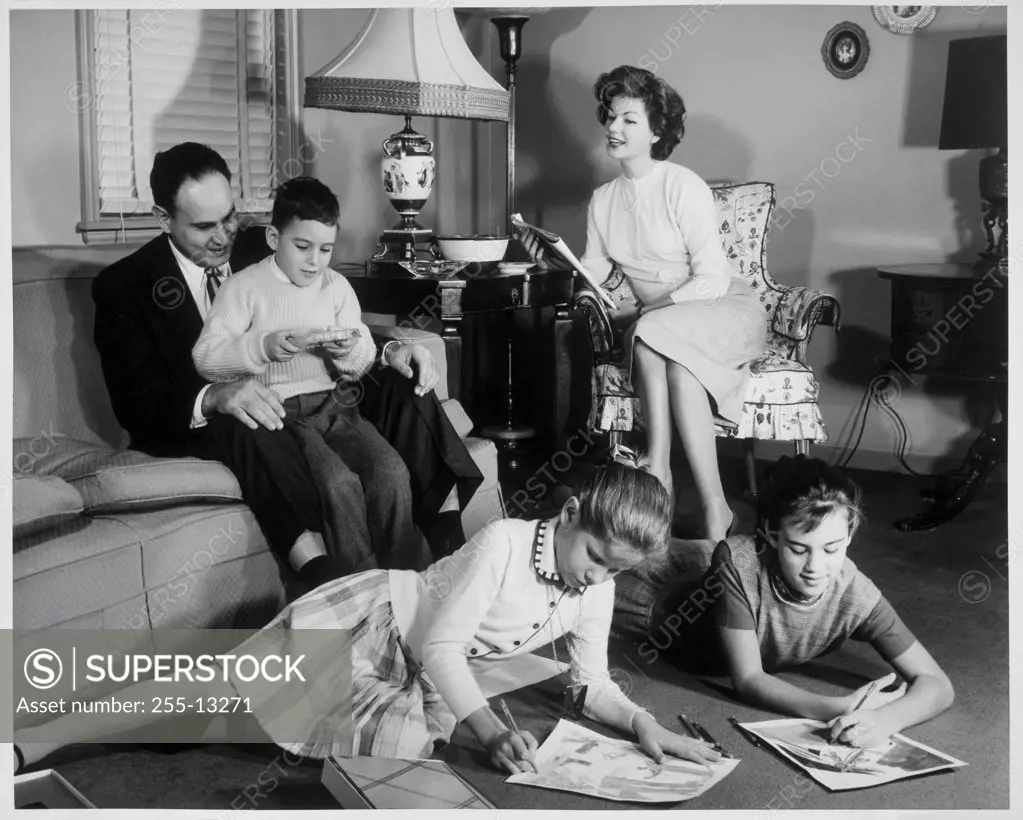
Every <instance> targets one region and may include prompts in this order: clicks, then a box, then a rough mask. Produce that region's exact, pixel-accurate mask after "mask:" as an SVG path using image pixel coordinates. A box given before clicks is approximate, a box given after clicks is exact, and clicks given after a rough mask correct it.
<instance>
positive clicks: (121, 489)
mask: <svg viewBox="0 0 1023 820" xmlns="http://www.w3.org/2000/svg"><path fill="white" fill-rule="evenodd" d="M132 250H134V248H133V247H132V246H130V245H114V246H89V247H33V248H15V249H14V251H13V289H14V302H13V315H14V327H13V339H14V415H13V427H14V448H13V452H14V458H13V465H12V470H11V472H10V473H9V474H8V475H7V476H4V478H10V479H11V480H10V482H7V481H2V483H0V486H9V487H11V489H12V494H13V499H12V500H13V505H12V506H13V512H14V542H13V543H14V596H13V597H14V627H15V628H16V629H39V628H45V627H61V628H76V629H93V628H104V629H106V628H134V629H145V628H149V627H161V628H185V627H188V628H204V627H224V628H226V627H252V626H260V625H261V624H262V623H264V622H265V621H266V620H267V619H268V618H269V617H271V616H272V615H273V614H274V613H276V612H277V611H278V610H279V609H280V607H281V606H282V605H283V604H284V602H285V601H286V600H287V598H288V597H289V595H291V594H292V593H293V592H295V591H296V590H295V589H293V588H289V587H288V583H289V582H288V581H287V579H288V578H290V576H291V573H290V572H288V571H287V570H286V569H283V568H282V567H280V566H279V565H278V562H277V560H276V558H275V557H274V555H273V554H272V553H271V552H270V551H269V549H268V547H267V544H266V540H265V538H264V537H263V534H262V533H261V532H260V530H259V527H258V525H257V524H256V522H255V519H254V517H253V515H252V513H251V511H250V510H249V509H248V507H247V506H245V504H243V503H242V502H241V500H240V493H239V488H238V484H237V482H236V481H235V479H234V476H233V475H232V474H231V473H230V471H228V470H227V469H226V468H225V467H224V466H223V465H220V464H218V463H216V462H204V461H198V460H195V459H154V458H150V457H148V456H145V455H143V454H141V453H139V452H136V451H133V450H130V449H126V447H125V443H126V439H127V436H126V434H125V433H124V432H123V431H122V430H121V428H120V427H119V426H118V424H117V420H116V418H115V417H114V414H113V411H112V410H111V407H110V403H109V399H108V396H107V391H106V386H105V383H104V381H103V375H102V372H101V370H100V365H99V357H98V354H97V353H96V349H95V347H94V345H93V342H92V333H93V321H94V318H93V316H94V314H93V303H92V298H91V286H92V280H93V279H94V278H95V276H96V274H97V273H98V272H99V271H101V270H102V269H103V268H104V267H106V266H107V265H109V264H110V263H112V262H114V261H115V260H117V259H119V258H121V257H122V256H124V255H126V254H127V253H130V252H131V251H132ZM374 332H375V333H381V334H383V335H387V334H388V330H387V329H386V328H379V327H377V328H374ZM393 332H394V329H393V328H392V329H391V333H392V334H393ZM402 333H404V334H405V335H406V336H407V335H409V334H418V335H419V336H420V337H421V340H422V342H423V343H424V344H426V345H428V346H429V347H431V349H432V350H433V351H434V355H435V358H436V361H437V363H438V366H439V367H440V368H441V371H442V378H441V380H440V383H439V384H438V386H437V393H438V396H440V398H441V399H442V400H443V401H444V406H445V409H446V411H447V412H448V415H449V417H450V418H451V419H452V421H453V422H454V424H455V426H456V428H457V429H458V431H459V433H460V434H461V435H462V436H464V437H465V438H464V440H465V442H466V444H467V446H468V448H469V451H470V452H471V453H472V455H473V458H474V459H475V460H476V462H477V464H479V466H480V468H481V470H482V472H483V475H484V482H483V484H482V485H481V487H480V488H479V490H477V492H476V494H475V496H474V497H473V499H472V502H471V503H470V504H469V505H468V506H467V508H466V509H465V510H464V511H463V514H462V521H463V525H464V529H465V532H466V535H467V536H470V535H471V534H473V533H475V532H476V531H477V530H478V529H479V528H480V527H481V526H483V525H484V524H486V523H487V522H488V521H490V520H492V519H494V518H496V517H499V516H500V515H501V514H502V504H501V498H500V490H499V486H498V483H497V454H496V451H495V449H494V446H493V444H492V443H491V442H489V441H486V440H483V439H477V438H472V437H469V436H468V434H469V432H470V429H471V427H472V423H471V421H470V420H469V419H468V417H467V416H466V414H465V412H464V411H463V410H462V408H461V407H460V405H459V404H458V402H456V401H453V400H451V399H450V398H449V397H448V394H447V380H446V379H447V374H446V364H445V362H446V359H445V355H444V348H443V343H442V341H441V339H440V337H438V336H436V335H435V334H432V333H427V332H425V331H418V330H407V331H406V330H404V329H403V330H402Z"/></svg>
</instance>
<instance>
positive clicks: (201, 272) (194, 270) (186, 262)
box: [167, 234, 231, 279]
mask: <svg viewBox="0 0 1023 820" xmlns="http://www.w3.org/2000/svg"><path fill="white" fill-rule="evenodd" d="M167 244H168V245H170V249H171V253H173V254H174V258H175V259H176V260H177V262H178V267H179V268H181V272H182V273H183V274H185V276H186V277H189V278H191V279H201V278H202V277H203V276H205V275H206V268H203V267H200V266H199V265H197V264H195V262H193V261H192V260H191V259H189V258H188V257H187V256H185V255H184V254H183V253H182V252H181V251H180V250H178V246H177V245H175V244H174V240H172V239H171V238H170V235H169V234H168V236H167ZM217 270H219V271H220V272H221V273H222V274H229V273H230V272H231V264H230V262H225V263H223V264H222V265H218V266H217Z"/></svg>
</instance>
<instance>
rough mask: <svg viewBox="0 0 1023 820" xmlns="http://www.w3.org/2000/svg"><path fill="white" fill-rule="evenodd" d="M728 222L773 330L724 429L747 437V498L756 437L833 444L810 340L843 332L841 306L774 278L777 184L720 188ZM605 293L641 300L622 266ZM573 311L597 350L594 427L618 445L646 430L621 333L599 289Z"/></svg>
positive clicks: (724, 235)
mask: <svg viewBox="0 0 1023 820" xmlns="http://www.w3.org/2000/svg"><path fill="white" fill-rule="evenodd" d="M713 191H714V201H715V203H716V205H717V209H718V216H719V218H720V222H721V241H722V243H723V245H724V248H725V253H726V254H727V256H728V259H729V261H731V263H732V266H733V267H734V269H735V272H736V273H737V274H739V275H740V276H742V278H743V279H745V280H746V281H747V282H749V283H750V285H752V286H753V289H754V290H755V291H756V292H757V294H759V296H760V302H761V304H763V306H764V321H765V322H767V324H768V334H767V351H766V352H765V353H764V355H763V356H761V357H760V358H759V359H756V360H755V361H753V362H751V363H750V372H751V375H752V378H751V379H750V381H749V387H748V388H747V391H746V399H745V404H744V406H743V412H742V417H741V419H740V421H739V424H738V426H735V427H733V426H726V425H724V424H719V425H718V426H717V427H716V433H717V435H718V436H720V437H725V438H739V439H743V442H744V451H745V458H746V475H747V482H748V485H749V487H748V492H749V493H750V494H751V495H754V496H755V495H756V492H757V490H756V470H755V461H754V452H753V446H754V442H755V441H756V440H757V439H761V440H767V441H792V442H794V443H795V447H796V452H797V453H805V452H808V450H809V448H810V444H811V443H812V442H816V443H819V442H824V441H827V437H828V436H827V430H826V429H825V427H824V419H823V418H822V417H821V412H820V405H819V404H818V401H817V397H818V391H819V386H818V383H817V379H816V377H815V376H814V373H813V370H811V369H810V366H809V365H808V364H807V362H806V349H807V346H808V345H809V343H810V336H811V335H812V333H813V330H814V328H815V327H816V326H817V325H818V324H826V325H831V326H832V327H834V328H835V332H836V333H837V332H838V329H839V326H840V323H841V306H840V305H839V303H838V300H837V299H836V298H835V297H834V296H832V295H831V294H829V293H824V292H822V291H819V290H816V289H815V288H808V287H801V286H799V287H785V286H783V285H780V284H779V283H778V282H776V281H775V280H774V278H773V277H772V276H771V274H770V273H768V270H767V265H766V259H765V244H766V238H767V231H768V227H769V224H770V223H769V220H770V217H771V211H772V209H773V208H774V201H775V200H774V185H772V184H771V183H768V182H747V183H744V184H741V185H722V186H717V187H714V188H713ZM604 289H605V290H607V291H608V293H609V294H610V295H611V298H612V299H614V300H615V301H617V302H619V303H623V302H630V303H633V304H634V303H635V301H636V297H635V295H634V294H633V292H632V288H631V287H630V286H629V283H628V280H627V279H626V278H625V276H624V275H623V273H622V271H621V269H620V268H618V267H617V265H616V266H615V268H614V270H612V272H611V276H610V277H609V278H608V280H607V281H606V282H605V283H604ZM574 307H575V308H576V309H577V310H579V311H582V313H583V314H584V315H585V317H586V321H587V327H588V330H589V335H590V342H591V345H592V347H593V359H594V368H593V374H592V379H591V387H592V402H591V405H590V417H589V427H590V429H591V430H592V431H594V432H597V433H608V434H610V436H611V443H612V446H617V445H618V444H619V443H620V441H621V438H622V436H623V434H624V433H627V432H630V431H634V430H641V429H643V426H644V425H643V417H642V412H641V407H640V402H639V399H638V398H637V397H636V395H635V393H634V392H633V389H632V385H631V384H630V383H629V379H628V375H627V374H628V371H627V369H626V366H625V363H624V361H623V358H624V356H623V350H622V332H621V331H622V330H623V329H622V328H616V327H615V326H614V324H613V322H612V320H611V318H610V316H609V314H608V313H607V311H606V309H605V308H604V306H603V305H602V304H601V303H600V301H599V300H598V299H596V298H595V296H594V295H593V293H592V291H588V290H580V291H579V292H578V293H577V294H576V295H575V297H574Z"/></svg>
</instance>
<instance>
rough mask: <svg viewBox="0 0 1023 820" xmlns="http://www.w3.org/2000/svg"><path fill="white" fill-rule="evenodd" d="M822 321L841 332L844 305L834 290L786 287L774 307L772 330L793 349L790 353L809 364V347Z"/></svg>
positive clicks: (803, 362)
mask: <svg viewBox="0 0 1023 820" xmlns="http://www.w3.org/2000/svg"><path fill="white" fill-rule="evenodd" d="M818 324H824V325H831V326H832V327H834V328H835V333H838V331H839V329H840V327H841V324H842V306H841V304H840V303H839V301H838V299H836V298H835V297H834V296H832V295H831V294H830V293H825V292H824V291H822V290H818V289H817V288H809V287H803V286H796V287H791V288H786V289H785V291H784V292H783V293H782V296H781V299H779V300H778V304H777V305H775V308H774V316H772V317H771V330H772V331H773V332H774V334H775V335H776V336H778V337H781V338H780V341H783V342H784V343H785V346H786V347H788V348H789V356H790V357H792V358H794V359H796V360H797V361H799V362H801V363H802V364H806V348H807V346H808V345H809V343H810V337H811V336H812V335H813V331H814V328H816V327H817V325H818Z"/></svg>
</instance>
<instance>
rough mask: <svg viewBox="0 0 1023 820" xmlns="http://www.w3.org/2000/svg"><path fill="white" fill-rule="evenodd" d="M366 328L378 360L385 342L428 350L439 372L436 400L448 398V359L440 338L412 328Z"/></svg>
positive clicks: (374, 326) (384, 326) (373, 326)
mask: <svg viewBox="0 0 1023 820" xmlns="http://www.w3.org/2000/svg"><path fill="white" fill-rule="evenodd" d="M367 327H368V328H369V331H370V333H372V334H373V340H374V341H375V342H376V343H377V358H378V359H379V357H380V352H379V350H380V348H381V347H383V346H384V345H385V344H387V342H393V341H398V342H407V343H408V342H414V343H415V344H419V345H422V346H423V347H425V348H426V349H427V350H429V351H430V352H431V353H432V354H433V361H434V363H435V364H436V365H437V370H438V371H440V378H439V379H438V380H437V386H436V387H435V388H434V391H435V392H436V393H437V398H438V399H440V400H441V401H444V400H445V399H447V398H450V396H451V394H450V392H449V390H448V357H447V351H446V350H445V348H444V340H443V339H442V338H441V337H440V336H438V335H437V334H436V333H431V332H430V331H428V330H420V329H419V328H414V327H398V326H395V325H367Z"/></svg>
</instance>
